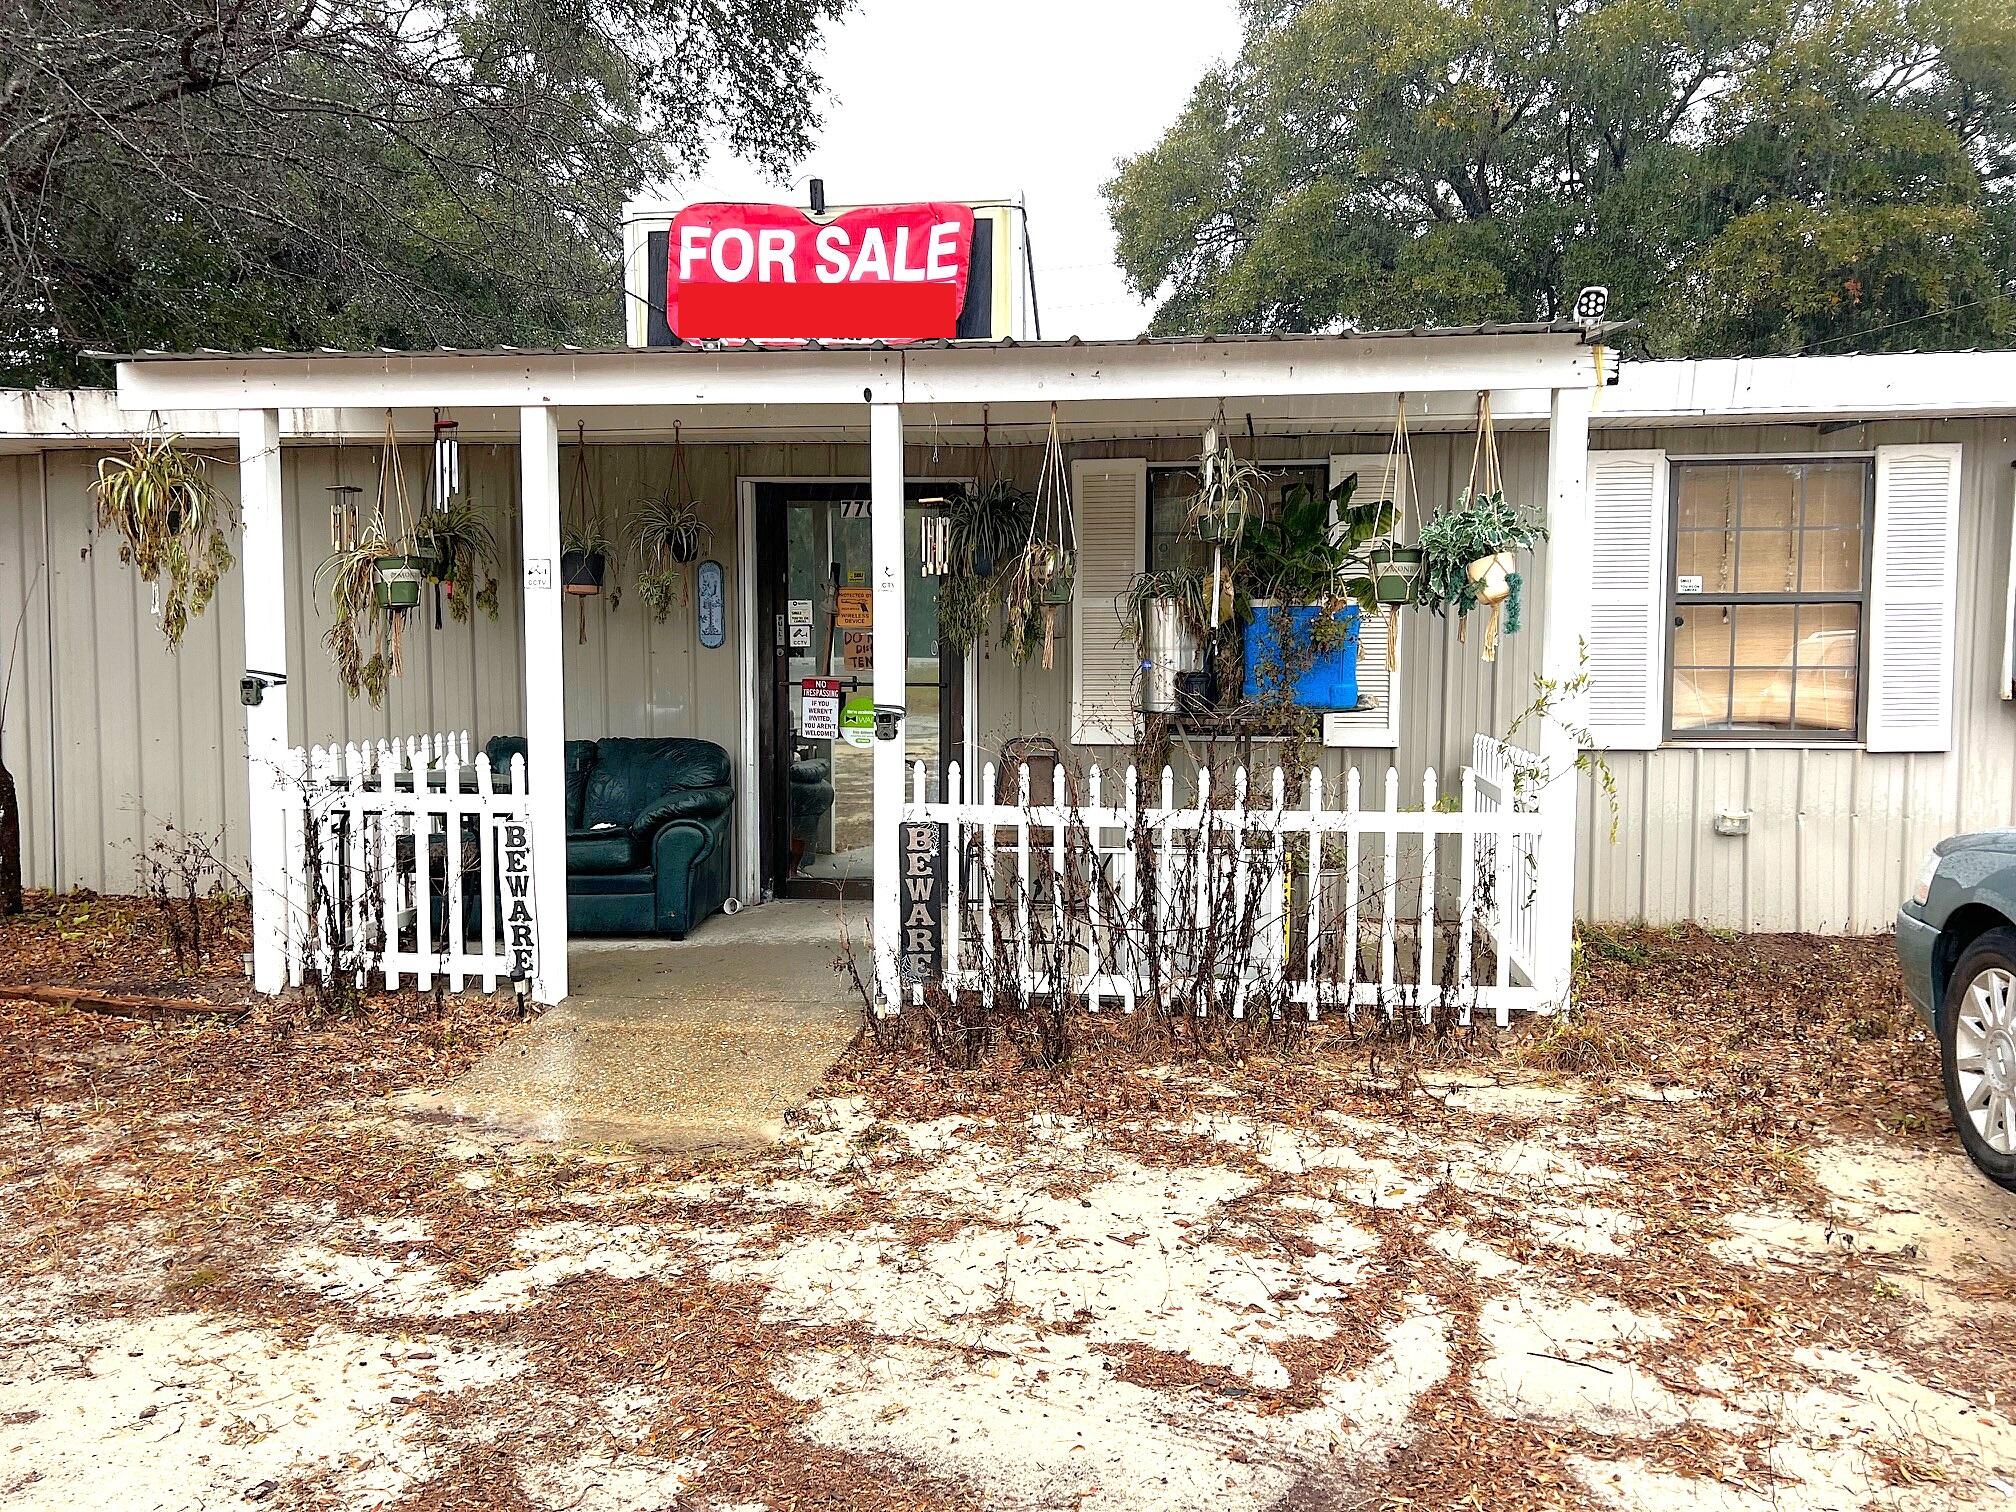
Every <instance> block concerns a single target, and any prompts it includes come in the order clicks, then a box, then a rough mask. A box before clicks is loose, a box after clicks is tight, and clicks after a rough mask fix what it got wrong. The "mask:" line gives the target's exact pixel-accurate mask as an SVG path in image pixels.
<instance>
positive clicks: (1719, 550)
mask: <svg viewBox="0 0 2016 1512" xmlns="http://www.w3.org/2000/svg"><path fill="white" fill-rule="evenodd" d="M1735 542H1736V537H1735V535H1734V534H1733V533H1731V534H1729V535H1720V534H1711V533H1710V532H1708V531H1705V530H1688V531H1683V532H1682V533H1681V535H1680V537H1679V540H1678V541H1677V542H1676V543H1675V546H1674V550H1673V570H1674V572H1675V573H1676V574H1677V575H1678V576H1680V577H1698V578H1699V579H1701V591H1702V592H1703V593H1727V592H1729V590H1730V589H1731V588H1733V587H1734V586H1735V576H1734V575H1735V571H1736V546H1735Z"/></svg>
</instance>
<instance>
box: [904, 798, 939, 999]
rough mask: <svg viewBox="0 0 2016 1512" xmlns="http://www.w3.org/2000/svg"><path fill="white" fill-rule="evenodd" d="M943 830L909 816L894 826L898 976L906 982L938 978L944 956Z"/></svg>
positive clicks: (929, 980)
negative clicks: (899, 883)
mask: <svg viewBox="0 0 2016 1512" xmlns="http://www.w3.org/2000/svg"><path fill="white" fill-rule="evenodd" d="M944 835H945V830H944V826H943V825H938V824H926V823H922V822H917V821H910V822H906V823H904V824H900V825H898V826H897V842H896V843H897V854H898V855H899V857H900V858H901V862H902V867H903V887H902V908H903V928H902V939H903V944H902V949H901V950H900V951H899V952H898V953H897V961H896V970H897V975H898V976H899V977H901V978H902V980H903V981H904V983H906V984H908V983H911V982H933V981H936V980H937V979H938V976H939V973H940V971H941V969H942V967H943V964H944V958H945V840H944Z"/></svg>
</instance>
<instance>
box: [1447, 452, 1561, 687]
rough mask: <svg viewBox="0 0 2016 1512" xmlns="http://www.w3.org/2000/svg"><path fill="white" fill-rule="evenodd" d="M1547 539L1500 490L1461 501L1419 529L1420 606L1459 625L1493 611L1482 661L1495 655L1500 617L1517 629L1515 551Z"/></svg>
mask: <svg viewBox="0 0 2016 1512" xmlns="http://www.w3.org/2000/svg"><path fill="white" fill-rule="evenodd" d="M1546 539H1547V527H1546V526H1544V525H1542V524H1541V523H1540V522H1539V521H1537V520H1532V519H1529V518H1527V517H1526V516H1525V515H1524V514H1523V513H1522V512H1521V511H1520V510H1519V509H1518V508H1517V507H1516V506H1514V505H1512V504H1510V503H1508V502H1507V501H1506V498H1505V494H1504V491H1503V490H1502V489H1499V490H1495V491H1493V492H1491V493H1479V494H1476V495H1474V496H1471V497H1468V498H1466V499H1464V500H1463V501H1462V502H1461V503H1459V504H1458V505H1457V506H1456V507H1455V508H1454V509H1445V510H1442V511H1441V512H1440V513H1438V514H1436V515H1434V516H1433V517H1431V518H1430V519H1429V520H1428V521H1426V523H1424V524H1423V525H1422V527H1421V555H1422V564H1421V579H1420V586H1419V602H1420V604H1421V606H1422V607H1423V608H1425V609H1428V610H1430V611H1432V612H1433V613H1435V614H1440V615H1446V614H1449V613H1451V612H1452V611H1453V612H1454V613H1455V614H1456V615H1457V617H1458V620H1459V628H1458V633H1459V635H1460V633H1461V624H1460V622H1461V621H1463V620H1465V619H1467V618H1468V616H1469V615H1470V614H1471V612H1472V611H1473V610H1475V609H1477V608H1479V607H1480V606H1481V607H1484V608H1488V609H1489V610H1490V611H1491V624H1490V626H1489V628H1488V629H1487V630H1486V632H1485V642H1484V659H1485V660H1486V661H1493V660H1496V658H1497V653H1498V630H1499V618H1500V613H1501V611H1502V613H1503V616H1504V628H1506V629H1508V630H1511V631H1515V632H1516V631H1517V630H1518V629H1519V620H1520V600H1521V589H1522V586H1523V585H1522V579H1521V577H1520V574H1519V572H1518V570H1517V569H1518V558H1517V557H1516V556H1515V555H1514V553H1515V552H1518V551H1521V550H1525V549H1528V548H1530V547H1532V546H1535V545H1537V544H1538V543H1539V542H1541V541H1544V540H1546Z"/></svg>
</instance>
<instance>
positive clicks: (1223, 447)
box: [1185, 417, 1267, 543]
mask: <svg viewBox="0 0 2016 1512" xmlns="http://www.w3.org/2000/svg"><path fill="white" fill-rule="evenodd" d="M1221 418H1222V417H1221ZM1266 490H1267V471H1266V469H1265V468H1263V467H1261V466H1260V465H1259V464H1258V463H1255V462H1248V461H1246V460H1245V459H1244V458H1242V457H1240V456H1239V455H1237V454H1236V453H1235V452H1234V451H1233V450H1232V448H1231V446H1230V444H1229V443H1228V442H1227V441H1226V439H1225V433H1224V431H1223V430H1221V429H1220V428H1219V427H1218V426H1216V425H1214V426H1212V427H1211V429H1209V430H1207V431H1206V432H1205V433H1204V450H1203V451H1202V453H1200V454H1199V456H1198V458H1197V492H1196V493H1194V494H1192V495H1191V496H1190V504H1189V508H1188V510H1187V512H1186V515H1185V523H1186V524H1187V526H1188V527H1189V530H1190V533H1191V534H1192V535H1193V536H1195V537H1196V538H1197V539H1198V540H1200V541H1209V542H1213V543H1219V542H1231V541H1236V540H1238V539H1239V537H1240V534H1241V533H1242V532H1243V531H1244V530H1245V529H1246V523H1247V521H1249V520H1252V519H1255V518H1257V517H1258V516H1259V514H1260V505H1261V502H1262V500H1264V499H1265V497H1266Z"/></svg>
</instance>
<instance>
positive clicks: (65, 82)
mask: <svg viewBox="0 0 2016 1512" xmlns="http://www.w3.org/2000/svg"><path fill="white" fill-rule="evenodd" d="M849 3H850V0H428V3H426V4H420V3H405V0H5V3H4V10H0V17H4V20H0V163H4V167H5V171H6V187H5V193H4V197H0V321H4V325H0V382H15V383H20V382H31V383H32V382H38V381H55V382H73V381H76V380H77V379H78V378H80V377H83V376H90V375H91V374H92V369H91V367H90V365H89V364H88V363H87V362H85V361H84V360H83V359H81V358H80V356H79V352H80V349H82V348H83V347H85V346H88V345H93V344H102V345H107V346H112V347H118V348H125V349H132V348H136V347H140V346H161V347H171V348H188V347H192V346H197V345H206V346H220V347H246V346H257V345H273V346H284V347H302V346H314V345H322V344H327V345H351V346H357V345H385V346H395V347H412V346H430V345H438V344H478V343H485V342H519V343H533V342H538V341H542V340H583V339H609V338H612V337H614V336H615V335H616V333H617V331H618V329H619V326H620V320H621V311H620V307H619V306H620V300H619V297H618V290H619V289H620V287H621V282H620V277H619V274H618V265H617V257H618V251H619V237H618V229H619V227H618V221H619V215H620V208H621V204H622V201H623V199H624V197H625V196H626V195H628V194H631V193H634V192H635V191H636V190H637V189H638V188H640V187H641V186H643V185H645V184H647V183H652V182H657V181H662V180H665V179H668V178H671V177H673V176H675V175H677V174H679V173H681V172H683V171H690V170H692V169H694V168H696V167H697V166H699V164H700V163H701V162H702V161H704V159H705V158H706V156H707V154H708V151H709V149H710V147H712V146H714V145H716V144H719V143H723V142H725V143H726V145H728V146H729V147H731V148H732V149H734V150H735V151H737V152H739V153H741V154H743V155H744V156H746V157H749V158H752V159H754V160H755V161H757V162H758V163H759V164H762V165H763V166H765V167H767V168H769V169H771V170H772V171H775V172H780V173H781V171H782V169H783V168H784V167H785V166H786V165H787V164H788V163H789V162H790V161H792V160H793V159H794V158H795V157H796V155H797V154H799V153H800V152H802V151H803V149H804V148H805V146H806V145H807V141H808V137H809V133H810V131H811V129H812V128H813V127H814V126H815V125H816V124H817V114H816V104H817V100H818V97H819V93H820V81H819V79H818V76H817V74H816V73H815V72H813V70H812V69H811V67H810V65H809V62H808V55H809V53H810V51H811V49H812V48H813V47H814V46H815V45H816V42H817V36H818V28H819V25H820V23H821V22H822V21H824V20H826V19H828V18H830V17H834V16H837V15H838V14H840V13H841V12H842V11H843V10H844V9H845V8H846V7H847V5H848V4H849ZM101 376H102V375H101Z"/></svg>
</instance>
